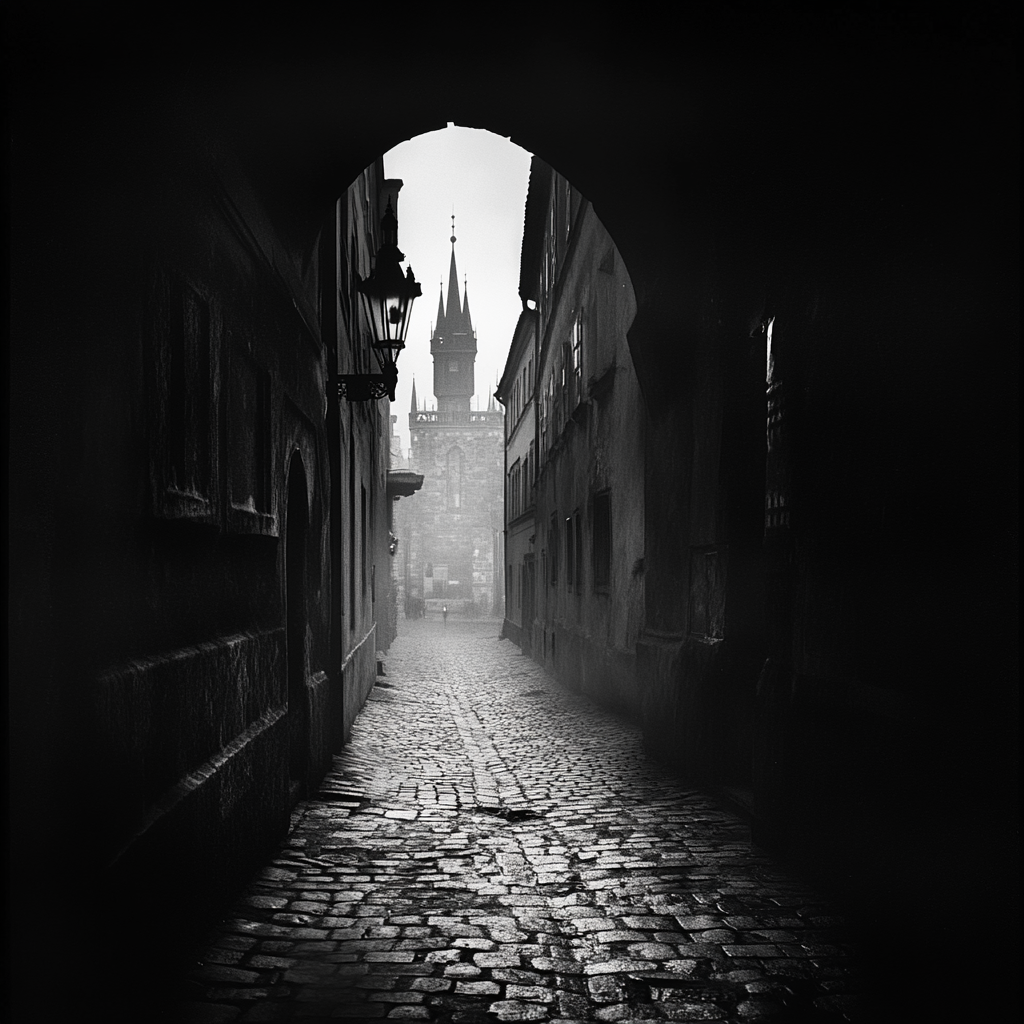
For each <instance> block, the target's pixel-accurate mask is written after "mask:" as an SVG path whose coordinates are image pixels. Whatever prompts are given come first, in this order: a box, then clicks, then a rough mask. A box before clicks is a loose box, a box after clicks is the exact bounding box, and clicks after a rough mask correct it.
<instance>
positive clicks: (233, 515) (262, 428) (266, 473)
mask: <svg viewBox="0 0 1024 1024" xmlns="http://www.w3.org/2000/svg"><path fill="white" fill-rule="evenodd" d="M227 387H228V402H227V440H228V449H227V451H228V502H229V507H228V525H229V528H231V529H232V530H234V531H236V532H243V533H273V532H274V530H275V529H276V523H275V522H274V519H273V516H272V515H271V513H272V511H273V509H272V505H273V497H272V494H271V465H272V455H271V436H272V434H271V415H272V406H271V401H270V374H269V373H267V371H266V370H264V369H263V368H262V367H261V366H258V365H257V364H256V363H255V362H254V361H253V360H252V359H251V358H250V357H249V355H248V354H247V353H246V352H244V351H243V350H241V348H237V349H235V350H234V351H233V352H232V353H231V373H230V375H229V377H228V383H227Z"/></svg>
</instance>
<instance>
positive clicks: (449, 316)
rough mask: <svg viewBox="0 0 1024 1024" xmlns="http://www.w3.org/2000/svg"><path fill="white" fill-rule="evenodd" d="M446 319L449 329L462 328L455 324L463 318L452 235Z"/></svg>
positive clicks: (453, 237)
mask: <svg viewBox="0 0 1024 1024" xmlns="http://www.w3.org/2000/svg"><path fill="white" fill-rule="evenodd" d="M446 306H447V310H446V313H445V320H446V321H448V324H449V330H452V331H457V330H460V329H461V328H459V327H455V326H454V325H455V324H456V323H457V322H458V321H459V320H461V319H462V303H461V302H460V301H459V272H458V270H457V269H456V267H455V236H454V235H452V260H451V263H450V264H449V266H448V302H447V303H446Z"/></svg>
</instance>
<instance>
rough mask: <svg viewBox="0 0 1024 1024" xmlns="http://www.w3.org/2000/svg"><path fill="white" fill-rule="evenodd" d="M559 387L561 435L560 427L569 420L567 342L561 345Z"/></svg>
mask: <svg viewBox="0 0 1024 1024" xmlns="http://www.w3.org/2000/svg"><path fill="white" fill-rule="evenodd" d="M559 385H560V387H561V392H562V400H561V403H560V404H561V412H562V416H561V422H560V423H559V425H558V427H559V433H561V430H562V427H564V426H565V424H566V423H567V422H568V420H569V345H568V343H567V342H563V343H562V366H561V369H560V372H559Z"/></svg>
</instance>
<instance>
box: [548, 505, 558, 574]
mask: <svg viewBox="0 0 1024 1024" xmlns="http://www.w3.org/2000/svg"><path fill="white" fill-rule="evenodd" d="M548 551H550V552H551V559H550V566H551V575H550V577H549V582H550V583H551V586H554V585H555V584H556V583H557V582H558V513H557V512H554V513H552V515H551V525H550V526H549V527H548Z"/></svg>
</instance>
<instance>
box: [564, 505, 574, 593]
mask: <svg viewBox="0 0 1024 1024" xmlns="http://www.w3.org/2000/svg"><path fill="white" fill-rule="evenodd" d="M575 550H576V547H575V544H574V543H573V536H572V516H568V517H566V520H565V585H566V587H568V588H569V589H570V590H572V583H573V578H572V577H573V572H572V571H573V554H574V553H575Z"/></svg>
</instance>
